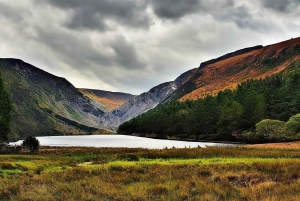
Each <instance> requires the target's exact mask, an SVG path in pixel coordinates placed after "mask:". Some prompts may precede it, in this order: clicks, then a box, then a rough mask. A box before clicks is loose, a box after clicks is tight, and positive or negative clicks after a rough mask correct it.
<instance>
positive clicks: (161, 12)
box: [149, 0, 200, 19]
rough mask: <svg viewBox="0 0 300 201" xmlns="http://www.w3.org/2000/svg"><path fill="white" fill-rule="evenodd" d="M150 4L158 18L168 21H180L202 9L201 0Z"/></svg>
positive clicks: (157, 1)
mask: <svg viewBox="0 0 300 201" xmlns="http://www.w3.org/2000/svg"><path fill="white" fill-rule="evenodd" d="M149 3H150V4H152V6H153V10H154V13H155V14H156V15H157V16H158V17H160V18H166V19H178V18H181V17H183V16H185V15H188V14H191V13H194V12H198V10H199V8H200V1H199V0H163V1H162V0H151V1H149Z"/></svg>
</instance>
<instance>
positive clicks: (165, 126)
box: [118, 69, 300, 141]
mask: <svg viewBox="0 0 300 201" xmlns="http://www.w3.org/2000/svg"><path fill="white" fill-rule="evenodd" d="M293 70H294V71H292V72H289V73H281V74H277V75H273V76H270V77H266V78H265V79H260V80H247V81H245V82H243V83H241V84H239V85H238V87H237V88H236V89H235V90H228V89H227V90H224V91H221V92H219V93H218V94H217V95H216V96H214V97H213V96H207V97H206V98H203V99H198V100H195V101H193V100H190V101H186V102H178V101H175V102H171V103H168V104H165V105H161V106H158V107H156V108H154V109H152V110H150V111H148V112H146V113H144V114H142V115H140V116H138V117H136V118H133V119H132V120H130V121H128V122H125V123H123V124H122V125H120V127H119V129H118V132H119V133H122V134H134V133H138V134H151V133H153V134H156V136H157V137H158V138H167V137H175V138H192V139H209V140H211V139H218V140H249V141H251V140H252V141H272V140H273V141H274V140H280V139H294V138H296V134H295V133H294V135H291V132H289V131H291V130H289V129H287V130H285V122H287V121H288V120H289V119H290V118H291V117H292V116H294V115H296V114H297V113H300V101H299V100H300V70H297V69H296V70H295V69H293ZM262 120H266V121H264V122H261V121H262ZM273 120H278V121H279V122H284V124H281V127H280V126H279V127H280V128H284V129H283V130H284V132H283V133H285V137H283V136H281V137H277V138H276V137H275V138H274V136H273V137H268V136H265V137H264V135H261V132H259V126H262V125H263V126H267V125H268V124H266V122H268V121H271V122H273V123H274V121H273ZM258 123H262V124H261V125H259V124H258ZM275 124H276V123H275ZM275 127H276V126H275ZM299 127H300V122H299ZM299 132H300V130H299ZM258 136H260V137H258ZM287 136H290V137H289V138H288V137H287Z"/></svg>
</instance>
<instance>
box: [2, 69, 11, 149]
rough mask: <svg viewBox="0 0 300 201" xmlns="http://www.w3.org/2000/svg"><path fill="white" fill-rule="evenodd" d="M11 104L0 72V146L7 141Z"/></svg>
mask: <svg viewBox="0 0 300 201" xmlns="http://www.w3.org/2000/svg"><path fill="white" fill-rule="evenodd" d="M12 109H13V104H12V101H11V99H10V95H9V93H8V92H7V91H6V89H5V87H4V83H3V80H2V74H1V72H0V146H1V145H2V144H3V143H5V142H6V141H7V140H8V135H9V134H10V130H11V129H10V123H11V112H12Z"/></svg>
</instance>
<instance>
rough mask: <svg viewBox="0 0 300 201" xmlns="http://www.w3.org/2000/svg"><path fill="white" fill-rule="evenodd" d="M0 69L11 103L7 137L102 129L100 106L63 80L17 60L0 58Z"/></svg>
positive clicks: (75, 132)
mask: <svg viewBox="0 0 300 201" xmlns="http://www.w3.org/2000/svg"><path fill="white" fill-rule="evenodd" d="M0 71H1V73H2V75H3V80H4V83H5V87H6V89H7V90H8V91H9V92H10V94H11V97H12V100H13V103H14V111H13V115H12V116H13V122H12V136H10V137H11V138H19V137H24V136H25V135H28V134H31V135H38V136H43V135H63V134H86V133H93V132H105V130H103V129H104V127H103V126H101V125H100V124H99V118H100V117H101V116H103V115H104V111H103V110H101V109H100V108H104V106H103V105H101V104H100V103H99V102H97V101H94V100H91V99H89V98H88V97H86V96H84V95H83V94H82V93H80V92H79V91H78V90H77V89H76V88H75V87H74V86H73V85H72V84H71V83H70V82H68V81H67V80H66V79H64V78H61V77H56V76H54V75H51V74H49V73H47V72H45V71H43V70H40V69H38V68H36V67H34V66H32V65H30V64H28V63H25V62H23V61H21V60H18V59H0Z"/></svg>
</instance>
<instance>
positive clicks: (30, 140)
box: [22, 135, 40, 152]
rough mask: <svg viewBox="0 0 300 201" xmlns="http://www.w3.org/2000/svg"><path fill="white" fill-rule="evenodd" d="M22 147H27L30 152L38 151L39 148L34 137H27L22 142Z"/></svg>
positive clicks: (38, 143)
mask: <svg viewBox="0 0 300 201" xmlns="http://www.w3.org/2000/svg"><path fill="white" fill-rule="evenodd" d="M22 145H23V146H24V147H27V148H28V149H29V150H30V152H34V151H38V150H39V147H40V142H39V141H38V139H36V137H34V136H32V135H29V136H27V137H26V139H25V140H24V141H23V144H22Z"/></svg>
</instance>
